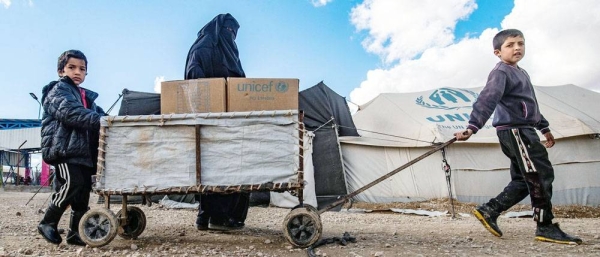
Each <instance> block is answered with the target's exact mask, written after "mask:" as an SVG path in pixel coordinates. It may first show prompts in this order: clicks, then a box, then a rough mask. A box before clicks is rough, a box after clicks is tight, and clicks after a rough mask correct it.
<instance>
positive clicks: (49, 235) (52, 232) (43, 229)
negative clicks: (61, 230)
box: [38, 223, 62, 245]
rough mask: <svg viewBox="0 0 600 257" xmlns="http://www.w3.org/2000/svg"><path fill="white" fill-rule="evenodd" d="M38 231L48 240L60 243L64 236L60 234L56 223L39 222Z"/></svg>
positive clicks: (56, 243)
mask: <svg viewBox="0 0 600 257" xmlns="http://www.w3.org/2000/svg"><path fill="white" fill-rule="evenodd" d="M38 232H40V234H41V235H42V236H43V237H44V239H46V241H48V242H50V243H53V244H55V245H59V244H60V243H61V242H62V237H60V234H58V230H57V229H56V224H41V223H40V224H39V225H38Z"/></svg>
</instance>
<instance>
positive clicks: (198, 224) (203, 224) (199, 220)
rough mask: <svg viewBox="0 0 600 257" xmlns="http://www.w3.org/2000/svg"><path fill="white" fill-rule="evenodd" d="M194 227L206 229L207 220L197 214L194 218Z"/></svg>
mask: <svg viewBox="0 0 600 257" xmlns="http://www.w3.org/2000/svg"><path fill="white" fill-rule="evenodd" d="M196 229H198V230H208V220H207V219H204V218H202V217H200V216H198V217H197V218H196Z"/></svg>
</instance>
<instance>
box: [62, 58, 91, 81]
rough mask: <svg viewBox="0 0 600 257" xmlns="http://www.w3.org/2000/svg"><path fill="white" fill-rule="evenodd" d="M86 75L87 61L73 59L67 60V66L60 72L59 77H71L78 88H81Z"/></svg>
mask: <svg viewBox="0 0 600 257" xmlns="http://www.w3.org/2000/svg"><path fill="white" fill-rule="evenodd" d="M86 74H87V68H86V66H85V61H84V60H82V59H77V58H73V57H71V58H69V60H67V64H66V65H65V68H64V69H63V70H61V71H58V75H59V76H61V77H63V76H69V78H71V80H73V82H75V85H76V86H79V85H80V84H81V83H83V81H84V80H85V75H86Z"/></svg>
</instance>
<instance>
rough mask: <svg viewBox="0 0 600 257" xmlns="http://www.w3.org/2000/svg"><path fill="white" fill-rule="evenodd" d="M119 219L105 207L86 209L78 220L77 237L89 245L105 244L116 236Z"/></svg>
mask: <svg viewBox="0 0 600 257" xmlns="http://www.w3.org/2000/svg"><path fill="white" fill-rule="evenodd" d="M118 227H119V221H118V219H117V217H116V216H115V214H114V213H113V212H112V211H111V210H109V209H105V208H98V209H92V210H89V211H87V212H86V213H85V214H83V217H81V221H79V237H80V238H81V240H82V241H83V242H85V243H86V244H87V245H89V246H90V247H101V246H105V245H107V244H108V243H110V241H112V240H113V239H114V238H115V236H117V228H118Z"/></svg>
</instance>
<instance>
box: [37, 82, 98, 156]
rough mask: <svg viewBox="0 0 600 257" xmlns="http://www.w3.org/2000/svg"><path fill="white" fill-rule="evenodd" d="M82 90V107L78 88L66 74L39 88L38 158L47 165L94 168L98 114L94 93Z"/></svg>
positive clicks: (96, 153)
mask: <svg viewBox="0 0 600 257" xmlns="http://www.w3.org/2000/svg"><path fill="white" fill-rule="evenodd" d="M84 90H85V96H86V101H87V104H88V108H84V106H83V101H82V99H81V94H80V92H79V88H78V87H77V86H76V85H75V84H74V83H73V81H72V80H71V79H70V78H69V77H66V76H65V77H62V78H61V79H60V80H59V81H52V82H50V84H48V85H47V86H45V87H44V88H43V89H42V104H43V106H44V115H43V116H42V158H43V159H44V161H45V162H46V163H48V164H52V165H56V164H59V163H71V164H79V165H85V166H88V167H95V165H96V162H97V158H98V137H99V132H100V117H101V116H104V115H106V114H105V113H104V110H102V108H100V107H98V106H96V104H95V103H94V100H96V98H97V97H98V94H97V93H96V92H93V91H91V90H88V89H84Z"/></svg>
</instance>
